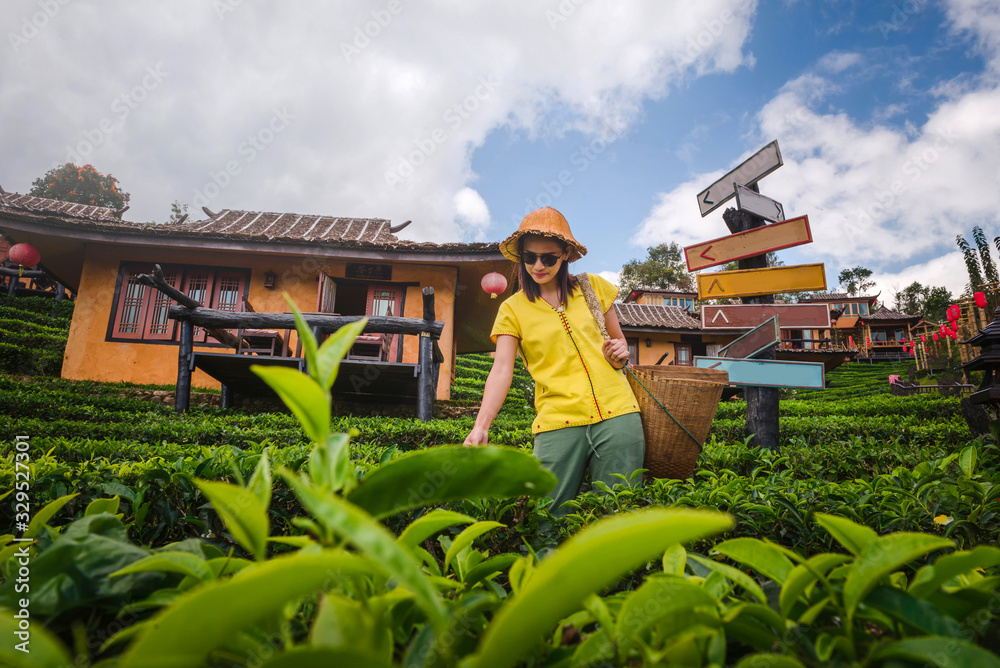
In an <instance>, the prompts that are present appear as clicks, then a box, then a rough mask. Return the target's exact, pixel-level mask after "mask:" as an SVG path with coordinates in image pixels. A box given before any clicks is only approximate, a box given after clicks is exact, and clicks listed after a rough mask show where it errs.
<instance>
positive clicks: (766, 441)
mask: <svg viewBox="0 0 1000 668" xmlns="http://www.w3.org/2000/svg"><path fill="white" fill-rule="evenodd" d="M781 165H782V161H781V151H780V150H779V149H778V142H777V140H775V141H773V142H771V143H770V144H768V145H767V146H765V147H763V148H762V149H760V150H759V151H757V152H756V153H755V154H753V155H752V156H751V157H750V158H749V159H747V160H746V161H744V162H743V163H741V164H740V165H739V166H737V167H736V168H735V169H733V170H731V171H730V172H729V173H727V174H726V175H725V176H723V177H722V178H720V179H719V180H718V181H716V182H715V183H713V184H712V185H710V186H709V187H708V188H706V189H705V190H703V191H701V192H700V193H698V209H699V210H700V212H701V215H702V216H703V217H704V216H705V215H707V214H708V213H710V212H711V211H714V210H715V209H717V208H718V207H719V206H721V205H722V204H723V203H724V202H726V201H728V200H729V199H730V198H731V197H736V203H737V206H738V210H737V209H727V210H726V212H725V213H724V214H723V216H722V217H723V220H724V221H725V222H726V226H727V227H729V231H730V232H731V233H732V234H731V235H730V236H728V237H720V238H718V239H713V240H711V241H706V242H704V243H701V244H696V245H694V246H689V247H687V248H685V249H684V253H685V257H686V259H687V264H688V271H695V270H698V269H704V268H706V267H714V266H716V265H720V264H725V263H727V262H732V261H734V260H735V261H738V262H739V265H738V266H739V269H738V270H737V271H717V272H709V273H702V274H698V276H697V281H698V299H700V300H706V299H732V298H742V300H743V304H741V305H739V306H733V305H720V306H703V307H702V310H701V322H702V328H703V329H729V330H732V329H751V330H752V331H750V332H748V333H747V334H745V335H744V336H741V337H740V338H738V339H737V340H736V341H733V342H732V343H731V344H729V345H728V346H726V347H724V348H723V349H722V350H721V351H720V354H719V356H718V357H695V358H694V363H695V366H697V367H702V368H721V369H724V370H726V371H728V372H729V380H730V382H731V383H733V384H734V385H744V386H746V387H745V389H744V391H743V395H744V397H745V398H746V401H747V415H746V430H747V432H748V433H750V434H752V435H753V437H754V443H755V444H756V445H757V446H758V447H761V448H769V449H771V450H776V449H777V448H778V390H777V388H779V387H808V388H822V387H823V386H824V383H825V378H824V376H823V364H822V363H818V362H778V361H776V360H775V359H774V356H775V348H776V347H777V345H778V341H779V340H780V335H781V333H780V330H781V327H787V328H793V327H794V328H796V329H798V328H801V329H813V328H816V329H826V328H829V327H830V312H829V310H828V309H827V307H826V305H824V304H810V305H798V304H796V305H791V304H780V305H779V304H775V303H774V295H775V294H777V293H782V292H803V291H806V290H826V273H825V271H824V269H823V265H822V264H804V265H797V266H791V267H785V266H780V267H768V262H767V254H768V253H769V252H771V251H775V250H780V249H783V248H791V247H793V246H798V245H801V244H807V243H810V242H811V241H812V232H811V230H810V229H809V219H808V218H807V217H805V216H801V217H799V218H793V219H792V220H787V221H786V220H785V210H784V207H783V206H782V205H781V204H780V203H779V202H775V201H774V200H772V199H770V198H768V197H764V196H763V195H761V194H760V192H759V190H758V187H757V185H756V184H757V181H759V180H760V179H761V178H763V177H764V176H767V175H768V174H770V173H771V172H773V171H774V170H776V169H777V168H778V167H781ZM766 220H769V221H772V222H773V223H774V224H772V225H768V224H767V223H766V222H765V221H766ZM815 306H818V307H819V309H815V308H812V307H815ZM803 307H806V308H809V309H810V310H806V308H803ZM740 309H744V310H740ZM795 309H798V310H795ZM779 322H780V325H779ZM750 357H755V358H756V359H747V358H750Z"/></svg>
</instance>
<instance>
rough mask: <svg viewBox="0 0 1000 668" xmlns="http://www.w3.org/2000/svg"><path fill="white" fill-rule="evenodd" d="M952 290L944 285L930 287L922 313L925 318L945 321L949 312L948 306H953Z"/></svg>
mask: <svg viewBox="0 0 1000 668" xmlns="http://www.w3.org/2000/svg"><path fill="white" fill-rule="evenodd" d="M951 303H952V297H951V290H949V289H948V288H946V287H944V286H943V285H942V286H938V287H936V288H929V289H928V291H927V297H926V298H925V299H924V311H923V313H921V314H920V316H921V317H923V318H924V320H933V321H935V322H943V321H944V320H945V319H946V317H947V314H948V307H949V306H951Z"/></svg>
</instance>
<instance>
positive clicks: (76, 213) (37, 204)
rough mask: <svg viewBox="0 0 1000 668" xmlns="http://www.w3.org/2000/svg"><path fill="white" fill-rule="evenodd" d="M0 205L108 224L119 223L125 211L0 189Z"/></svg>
mask: <svg viewBox="0 0 1000 668" xmlns="http://www.w3.org/2000/svg"><path fill="white" fill-rule="evenodd" d="M0 205H2V206H3V207H4V208H10V209H15V210H21V211H28V212H32V213H55V214H60V215H63V216H70V217H73V218H87V219H92V220H105V221H109V222H120V221H121V217H122V213H123V212H124V211H125V209H127V208H128V207H125V209H121V210H118V209H110V208H108V207H106V206H90V205H89V204H74V203H73V202H61V201H59V200H55V199H47V198H45V197H33V196H31V195H19V194H18V193H8V192H3V190H2V189H0Z"/></svg>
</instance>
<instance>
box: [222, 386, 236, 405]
mask: <svg viewBox="0 0 1000 668" xmlns="http://www.w3.org/2000/svg"><path fill="white" fill-rule="evenodd" d="M235 394H236V392H235V391H234V390H233V387H232V385H226V384H225V383H223V385H222V407H223V408H232V407H233V399H234V397H235Z"/></svg>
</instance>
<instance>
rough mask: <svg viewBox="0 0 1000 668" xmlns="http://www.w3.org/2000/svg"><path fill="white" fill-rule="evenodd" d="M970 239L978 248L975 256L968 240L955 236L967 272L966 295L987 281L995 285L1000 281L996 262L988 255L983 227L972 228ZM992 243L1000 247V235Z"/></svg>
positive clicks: (982, 287) (988, 247) (987, 245)
mask: <svg viewBox="0 0 1000 668" xmlns="http://www.w3.org/2000/svg"><path fill="white" fill-rule="evenodd" d="M972 239H973V241H975V242H976V247H977V248H978V249H979V257H976V250H975V249H973V248H972V246H970V245H969V242H968V241H966V240H965V238H964V237H962V235H961V234H959V235H956V236H955V242H956V243H957V244H958V248H959V250H961V251H962V257H963V259H964V260H965V269H966V271H968V272H969V285H968V288H967V289H966V295H972V294H973V293H974V292H978V291H980V290H983V289H984V287H985V286H986V284H987V283H992V284H994V285H995V284H996V283H998V282H1000V277H998V276H997V268H996V264H994V262H993V258H992V257H990V245H989V243H987V241H986V235H984V234H983V229H982V228H981V227H979V226H978V225H977V226H975V227H973V228H972ZM993 243H995V244H996V245H997V248H998V249H1000V237H996V238H995V239H993ZM980 263H981V264H980Z"/></svg>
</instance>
